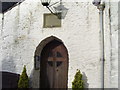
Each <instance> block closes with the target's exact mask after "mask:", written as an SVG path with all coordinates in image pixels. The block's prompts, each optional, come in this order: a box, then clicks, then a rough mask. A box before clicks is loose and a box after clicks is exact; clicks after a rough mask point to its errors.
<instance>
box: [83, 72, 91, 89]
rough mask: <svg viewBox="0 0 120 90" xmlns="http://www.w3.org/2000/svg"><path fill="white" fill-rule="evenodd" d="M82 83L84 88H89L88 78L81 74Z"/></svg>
mask: <svg viewBox="0 0 120 90" xmlns="http://www.w3.org/2000/svg"><path fill="white" fill-rule="evenodd" d="M82 79H83V81H84V88H89V84H88V78H87V76H86V74H85V73H84V72H83V78H82Z"/></svg>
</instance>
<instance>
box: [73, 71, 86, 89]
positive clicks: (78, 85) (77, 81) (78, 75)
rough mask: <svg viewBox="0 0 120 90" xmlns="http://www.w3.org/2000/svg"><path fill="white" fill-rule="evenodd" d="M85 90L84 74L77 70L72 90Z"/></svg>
mask: <svg viewBox="0 0 120 90" xmlns="http://www.w3.org/2000/svg"><path fill="white" fill-rule="evenodd" d="M83 88H84V82H83V80H82V74H81V72H80V70H77V72H76V74H75V76H74V80H73V82H72V90H83Z"/></svg>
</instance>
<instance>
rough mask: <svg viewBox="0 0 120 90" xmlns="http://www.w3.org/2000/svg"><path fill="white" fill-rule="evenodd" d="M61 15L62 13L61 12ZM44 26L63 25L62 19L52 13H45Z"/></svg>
mask: <svg viewBox="0 0 120 90" xmlns="http://www.w3.org/2000/svg"><path fill="white" fill-rule="evenodd" d="M59 15H60V14H59ZM43 27H44V28H54V27H61V19H60V18H59V16H57V15H54V14H52V13H47V14H44V25H43Z"/></svg>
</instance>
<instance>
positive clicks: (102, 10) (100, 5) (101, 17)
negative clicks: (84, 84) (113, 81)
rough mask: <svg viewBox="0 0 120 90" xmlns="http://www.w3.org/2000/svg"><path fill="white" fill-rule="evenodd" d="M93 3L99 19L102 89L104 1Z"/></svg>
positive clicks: (96, 0)
mask: <svg viewBox="0 0 120 90" xmlns="http://www.w3.org/2000/svg"><path fill="white" fill-rule="evenodd" d="M93 4H94V5H95V6H97V9H98V10H99V21H100V37H101V89H102V90H104V61H105V54H104V21H103V14H104V13H103V12H104V8H105V3H101V0H94V1H93Z"/></svg>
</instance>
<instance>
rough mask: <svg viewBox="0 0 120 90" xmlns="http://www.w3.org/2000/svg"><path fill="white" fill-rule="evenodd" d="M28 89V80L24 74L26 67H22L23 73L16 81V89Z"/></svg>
mask: <svg viewBox="0 0 120 90" xmlns="http://www.w3.org/2000/svg"><path fill="white" fill-rule="evenodd" d="M28 87H29V79H28V75H27V73H26V66H24V68H23V72H22V74H21V75H20V78H19V81H18V88H28Z"/></svg>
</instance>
